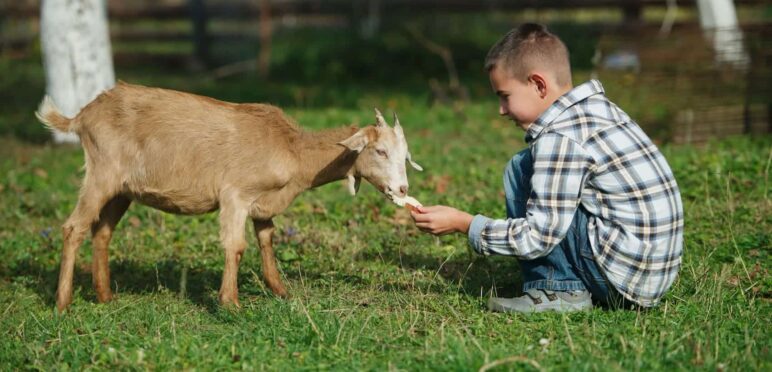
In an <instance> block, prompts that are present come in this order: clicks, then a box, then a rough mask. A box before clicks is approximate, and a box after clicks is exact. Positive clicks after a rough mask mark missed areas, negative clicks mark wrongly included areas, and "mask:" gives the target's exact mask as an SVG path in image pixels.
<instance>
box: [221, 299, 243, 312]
mask: <svg viewBox="0 0 772 372" xmlns="http://www.w3.org/2000/svg"><path fill="white" fill-rule="evenodd" d="M220 306H222V307H225V308H233V309H240V308H241V304H240V303H239V298H238V296H220Z"/></svg>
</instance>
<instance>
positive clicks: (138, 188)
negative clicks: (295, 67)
mask: <svg viewBox="0 0 772 372" xmlns="http://www.w3.org/2000/svg"><path fill="white" fill-rule="evenodd" d="M36 116H37V117H38V119H39V120H40V121H41V122H43V123H44V124H45V125H47V126H49V127H50V128H55V129H58V130H61V131H64V132H74V133H76V134H78V136H79V137H80V140H81V144H82V146H83V150H84V152H85V158H86V166H85V168H86V174H85V177H84V179H83V185H82V187H81V190H80V196H79V198H78V203H77V205H76V207H75V210H74V211H73V212H72V215H70V217H69V218H68V219H67V222H66V223H65V224H64V225H63V227H62V231H63V244H64V246H63V249H62V262H61V267H60V272H59V285H58V289H57V294H56V306H57V308H58V309H59V310H60V311H62V310H64V309H66V308H67V306H68V305H69V304H70V303H71V301H72V279H73V267H74V263H75V256H76V254H77V251H78V248H79V247H80V245H81V243H82V242H83V239H84V238H85V235H86V233H87V232H88V230H89V229H90V230H91V233H92V239H93V248H94V255H93V256H94V257H93V273H92V275H93V284H94V288H95V290H96V293H97V298H98V300H99V301H100V302H105V301H108V300H110V299H111V297H112V292H111V290H110V271H109V266H108V259H107V246H108V244H109V241H110V238H111V236H112V233H113V230H114V228H115V226H116V224H118V221H119V220H120V219H121V217H122V216H123V214H124V213H125V212H126V209H127V208H128V207H129V204H130V203H131V202H132V201H137V202H139V203H141V204H144V205H147V206H150V207H154V208H157V209H160V210H163V211H166V212H170V213H175V214H202V213H207V212H212V211H215V210H217V209H219V210H220V239H221V242H222V244H223V247H224V249H225V268H224V270H223V278H222V285H221V287H220V292H219V299H220V302H221V303H223V304H235V305H237V306H238V304H239V302H238V286H237V283H236V274H237V271H238V265H239V261H240V259H241V255H242V254H243V252H244V250H245V249H246V247H247V241H246V239H245V238H244V231H245V230H244V229H245V223H246V219H247V218H250V219H251V220H252V223H253V224H254V228H255V233H256V235H257V240H258V243H259V245H260V248H261V256H262V262H263V275H264V278H265V281H266V282H267V284H268V286H269V287H270V288H271V290H272V291H273V293H275V294H276V295H278V296H282V297H286V296H287V290H286V289H285V288H284V285H283V284H282V282H281V279H280V278H279V272H278V271H277V269H276V261H275V258H274V252H273V247H272V236H273V231H274V225H273V222H272V218H273V217H274V216H276V215H277V214H279V213H281V212H282V211H284V210H285V209H286V208H287V206H289V204H290V202H292V200H293V199H295V197H296V196H298V194H300V193H301V192H303V191H304V190H307V189H310V188H314V187H317V186H320V185H324V184H326V183H329V182H332V181H336V180H340V179H346V178H348V180H349V190H350V191H351V193H352V194H355V193H356V190H357V188H358V186H359V180H360V178H365V179H366V180H367V181H369V182H370V183H371V184H373V185H374V186H375V187H376V188H377V189H378V190H380V191H382V192H383V193H385V194H386V195H388V196H390V197H392V199H393V198H397V197H404V196H406V194H407V188H408V182H407V175H406V171H405V161H406V160H407V161H409V162H410V163H411V164H412V165H413V166H414V167H415V168H416V169H419V170H420V167H419V166H418V165H417V164H415V163H413V162H412V160H410V154H409V153H408V148H407V142H406V140H405V136H404V133H403V131H402V127H401V126H400V125H399V120H398V119H397V118H396V115H395V123H394V127H393V128H392V127H389V125H388V124H386V121H385V120H384V119H383V116H382V115H381V114H380V112H378V111H377V110H376V124H375V125H374V126H367V127H364V128H362V129H358V128H357V127H354V126H349V127H343V128H337V129H330V130H325V131H320V132H308V131H305V130H303V129H302V128H300V127H298V126H297V125H296V124H294V123H293V122H292V120H291V119H290V118H289V117H287V116H286V115H285V114H284V113H283V112H282V111H281V110H280V109H278V108H276V107H274V106H270V105H263V104H235V103H228V102H222V101H218V100H215V99H212V98H207V97H202V96H197V95H193V94H188V93H183V92H177V91H172V90H165V89H158V88H148V87H143V86H138V85H131V84H126V83H123V82H119V83H118V85H117V86H116V87H115V88H113V89H111V90H109V91H106V92H104V93H102V94H101V95H100V96H98V97H97V98H96V99H94V101H92V102H91V103H89V104H88V105H87V106H86V107H85V108H83V110H81V111H80V113H78V115H77V116H76V117H74V118H72V119H70V118H66V117H64V116H63V115H61V114H60V113H59V112H58V111H57V109H56V107H55V106H54V104H53V102H51V100H50V99H49V98H48V97H46V98H45V99H44V100H43V102H42V103H41V105H40V108H39V109H38V112H36Z"/></svg>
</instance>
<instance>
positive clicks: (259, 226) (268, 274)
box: [252, 219, 288, 298]
mask: <svg viewBox="0 0 772 372" xmlns="http://www.w3.org/2000/svg"><path fill="white" fill-rule="evenodd" d="M252 223H253V224H254V226H255V235H257V241H258V243H260V256H261V257H262V259H263V278H265V282H266V283H267V284H268V287H269V288H271V291H273V294H275V295H277V296H279V297H284V298H286V297H288V295H287V289H285V288H284V284H282V282H281V278H280V277H279V271H278V270H277V269H276V257H275V256H274V254H273V231H274V226H273V221H272V220H267V221H260V220H254V219H253V220H252Z"/></svg>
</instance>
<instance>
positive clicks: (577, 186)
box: [412, 24, 683, 312]
mask: <svg viewBox="0 0 772 372" xmlns="http://www.w3.org/2000/svg"><path fill="white" fill-rule="evenodd" d="M485 69H486V70H487V71H488V74H489V78H490V81H491V86H492V87H493V90H494V91H495V92H496V95H498V97H499V113H500V114H501V115H502V116H506V117H508V118H510V119H512V120H513V121H515V122H516V123H517V124H518V125H519V126H520V127H521V128H523V130H525V132H526V134H525V141H526V142H527V143H528V147H529V148H528V149H526V150H524V151H521V152H519V153H517V154H516V155H515V156H514V157H513V158H512V159H511V160H510V161H509V164H508V165H507V168H506V170H505V172H504V190H505V194H506V206H507V219H505V220H495V219H490V218H488V217H485V216H482V215H476V216H472V215H470V214H468V213H466V212H463V211H459V210H457V209H454V208H451V207H446V206H429V207H421V208H418V210H417V211H414V212H412V216H413V219H414V220H415V222H416V225H417V226H418V227H419V228H420V229H421V230H423V231H426V232H430V233H432V234H436V235H441V234H447V233H452V232H461V233H466V234H468V236H469V242H470V244H471V245H472V247H473V248H474V249H475V251H476V252H477V253H479V254H483V255H491V254H500V255H510V256H515V257H517V258H518V260H519V261H520V267H521V271H522V274H523V281H524V284H523V292H524V293H525V294H524V295H523V296H522V297H516V298H511V299H510V298H496V297H493V298H490V299H489V301H488V308H489V309H490V310H492V311H502V312H540V311H546V310H554V311H561V312H563V311H578V310H586V309H589V308H591V307H592V306H593V305H592V299H594V300H596V302H599V303H601V304H605V305H609V306H620V305H621V304H622V303H623V302H626V301H629V302H632V304H635V305H639V306H642V307H651V306H655V305H656V304H657V303H658V301H659V299H660V298H661V297H662V295H663V294H664V293H665V291H667V289H668V288H669V287H670V285H671V284H672V283H673V281H674V280H675V278H676V276H677V274H678V269H679V267H680V264H681V252H682V243H683V211H682V206H681V197H680V193H679V191H678V186H677V185H676V182H675V179H674V178H673V173H672V171H671V170H670V167H669V166H668V164H667V162H666V161H665V159H664V157H663V156H662V154H661V153H660V151H659V150H658V149H657V148H656V147H655V146H654V144H653V143H652V142H651V140H650V139H649V138H648V137H647V136H646V135H645V134H644V133H643V131H642V130H641V128H640V127H639V126H638V125H637V124H636V123H635V122H634V121H633V120H632V119H630V117H629V116H627V114H625V113H624V112H623V111H622V110H621V109H620V108H619V107H617V106H616V105H614V104H613V103H611V102H610V101H609V100H608V99H607V98H606V97H605V95H604V91H603V87H602V86H601V84H600V82H598V81H596V80H591V81H588V82H586V83H584V84H582V85H579V86H577V87H573V86H572V84H571V68H570V65H569V60H568V50H567V49H566V46H565V45H564V44H563V42H562V41H561V40H560V39H559V38H558V37H557V36H555V35H553V34H552V33H550V32H549V31H548V30H547V29H546V27H544V26H542V25H538V24H524V25H522V26H520V27H519V28H517V29H514V30H512V31H510V32H509V33H508V34H507V35H505V36H504V37H503V38H502V39H501V40H500V41H498V42H497V43H496V44H495V45H494V46H493V47H492V48H491V50H490V52H489V53H488V56H487V58H486V62H485Z"/></svg>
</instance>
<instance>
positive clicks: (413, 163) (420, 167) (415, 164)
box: [407, 152, 424, 171]
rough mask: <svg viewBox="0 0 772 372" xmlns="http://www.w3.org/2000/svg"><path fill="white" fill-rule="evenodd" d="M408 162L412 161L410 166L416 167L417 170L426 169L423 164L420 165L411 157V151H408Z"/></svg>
mask: <svg viewBox="0 0 772 372" xmlns="http://www.w3.org/2000/svg"><path fill="white" fill-rule="evenodd" d="M407 162H408V163H410V166H412V167H413V168H415V170H417V171H422V170H424V168H423V167H422V166H420V165H418V163H416V162H414V161H413V159H411V158H410V152H408V153H407Z"/></svg>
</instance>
